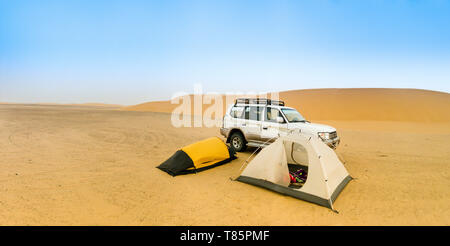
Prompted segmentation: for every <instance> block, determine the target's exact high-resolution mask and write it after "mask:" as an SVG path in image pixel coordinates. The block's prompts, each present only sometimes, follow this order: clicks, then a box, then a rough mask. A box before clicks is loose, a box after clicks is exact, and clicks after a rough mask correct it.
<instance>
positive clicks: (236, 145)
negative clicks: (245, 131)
mask: <svg viewBox="0 0 450 246" xmlns="http://www.w3.org/2000/svg"><path fill="white" fill-rule="evenodd" d="M230 147H231V148H233V149H234V150H235V151H236V152H242V151H245V149H246V148H247V142H246V141H245V138H244V136H242V134H241V133H240V132H235V133H233V134H232V135H231V137H230Z"/></svg>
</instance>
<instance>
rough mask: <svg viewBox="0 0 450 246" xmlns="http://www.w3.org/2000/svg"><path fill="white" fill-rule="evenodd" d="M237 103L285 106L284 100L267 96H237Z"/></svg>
mask: <svg viewBox="0 0 450 246" xmlns="http://www.w3.org/2000/svg"><path fill="white" fill-rule="evenodd" d="M236 104H261V105H277V106H284V105H285V104H284V101H281V100H272V99H267V98H237V99H236V102H235V105H236Z"/></svg>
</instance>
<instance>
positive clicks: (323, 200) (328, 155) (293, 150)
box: [237, 133, 352, 212]
mask: <svg viewBox="0 0 450 246" xmlns="http://www.w3.org/2000/svg"><path fill="white" fill-rule="evenodd" d="M299 168H302V169H304V170H306V171H307V173H308V175H307V179H306V181H305V183H304V184H303V186H301V187H298V186H297V187H293V186H292V185H291V181H290V180H291V179H290V175H289V171H290V170H296V169H299ZM237 180H238V181H241V182H244V183H248V184H252V185H256V186H260V187H263V188H267V189H270V190H273V191H276V192H279V193H282V194H285V195H289V196H292V197H295V198H299V199H302V200H306V201H309V202H313V203H316V204H319V205H322V206H325V207H328V208H330V209H332V210H333V211H335V212H337V211H336V210H334V209H333V202H334V201H335V200H336V198H337V196H338V195H339V193H340V192H341V191H342V190H343V188H344V187H345V186H346V185H347V183H348V182H349V181H350V180H352V177H351V176H350V175H349V173H348V172H347V170H346V169H345V167H344V165H343V164H342V163H341V161H340V160H339V159H338V157H337V156H336V153H335V152H334V151H333V150H332V149H331V148H329V147H328V146H327V145H326V144H324V143H323V142H322V140H320V139H319V138H318V137H317V136H309V135H304V134H299V133H291V134H289V135H287V136H281V137H279V138H278V139H277V140H276V141H274V142H273V143H272V144H270V145H269V146H267V147H265V148H264V149H262V150H261V152H260V153H258V154H257V155H256V156H255V158H254V159H253V160H252V161H250V162H249V163H248V165H247V167H246V168H245V169H244V170H243V171H242V173H241V175H240V176H239V177H238V178H237Z"/></svg>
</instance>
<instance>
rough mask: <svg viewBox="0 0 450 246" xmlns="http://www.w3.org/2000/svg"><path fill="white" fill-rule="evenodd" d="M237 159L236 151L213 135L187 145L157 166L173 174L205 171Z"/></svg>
mask: <svg viewBox="0 0 450 246" xmlns="http://www.w3.org/2000/svg"><path fill="white" fill-rule="evenodd" d="M233 159H236V157H235V152H234V151H233V149H232V148H229V147H228V146H227V145H226V144H225V143H224V142H223V141H222V140H220V138H218V137H212V138H208V139H204V140H202V141H199V142H196V143H193V144H190V145H188V146H185V147H183V148H181V149H180V150H178V151H177V152H175V154H173V155H172V156H171V157H170V158H169V159H167V160H166V161H165V162H163V163H162V164H161V165H159V166H158V167H157V168H159V169H161V170H162V171H165V172H167V173H168V174H170V175H172V176H176V175H180V174H187V173H193V172H199V171H203V170H206V169H209V168H212V167H216V166H219V165H222V164H225V163H227V162H230V161H231V160H233Z"/></svg>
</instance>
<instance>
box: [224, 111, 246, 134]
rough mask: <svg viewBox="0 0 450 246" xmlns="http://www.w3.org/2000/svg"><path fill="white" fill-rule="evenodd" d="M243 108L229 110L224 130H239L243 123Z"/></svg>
mask: <svg viewBox="0 0 450 246" xmlns="http://www.w3.org/2000/svg"><path fill="white" fill-rule="evenodd" d="M244 109H245V107H244V106H233V107H232V108H231V110H230V114H229V115H230V118H229V119H228V120H227V121H226V122H225V125H224V127H225V128H231V129H233V128H241V126H242V125H243V124H245V123H244V121H245V120H244V118H243V117H242V115H243V114H244Z"/></svg>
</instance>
